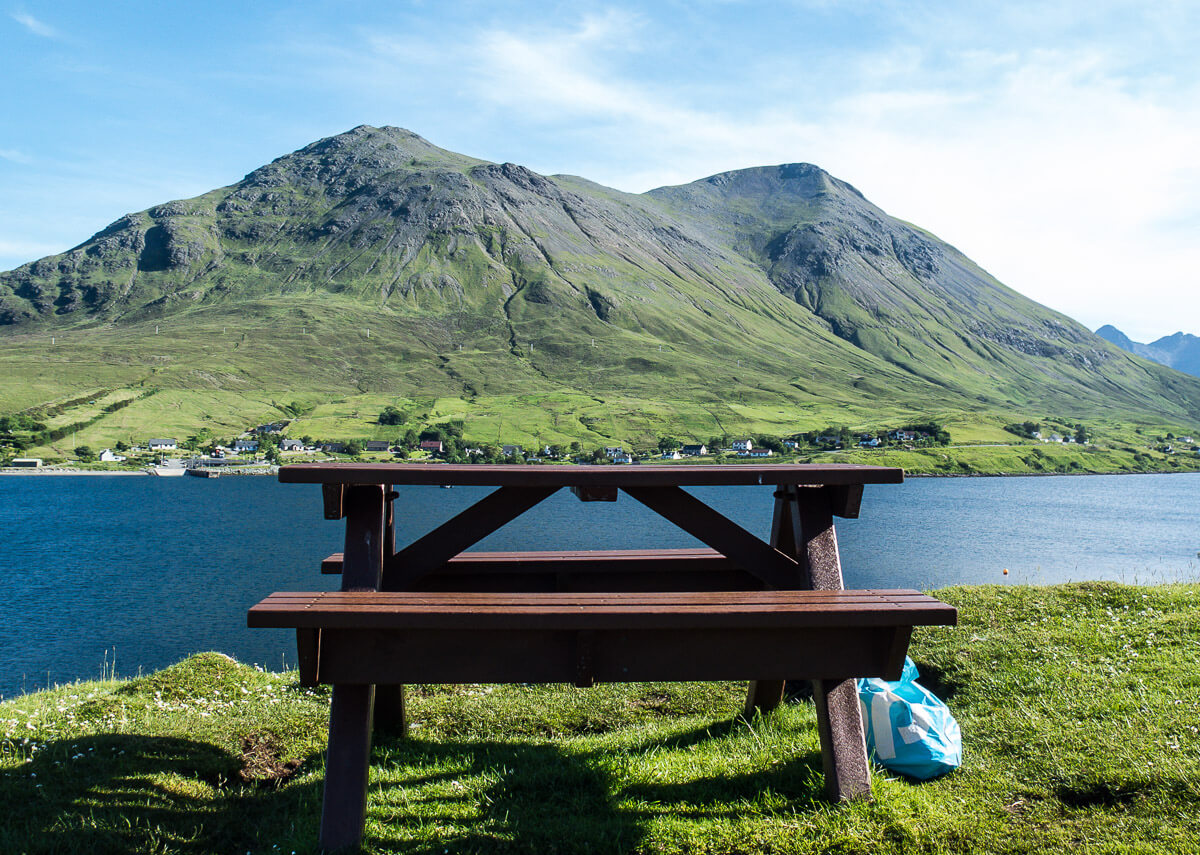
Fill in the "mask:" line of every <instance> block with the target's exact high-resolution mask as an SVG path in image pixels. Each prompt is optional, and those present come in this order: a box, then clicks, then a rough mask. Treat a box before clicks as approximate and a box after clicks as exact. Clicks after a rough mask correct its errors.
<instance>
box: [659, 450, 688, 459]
mask: <svg viewBox="0 0 1200 855" xmlns="http://www.w3.org/2000/svg"><path fill="white" fill-rule="evenodd" d="M661 457H662V459H663V460H683V455H682V454H680V453H679V452H678V451H664V452H663V453H662V455H661Z"/></svg>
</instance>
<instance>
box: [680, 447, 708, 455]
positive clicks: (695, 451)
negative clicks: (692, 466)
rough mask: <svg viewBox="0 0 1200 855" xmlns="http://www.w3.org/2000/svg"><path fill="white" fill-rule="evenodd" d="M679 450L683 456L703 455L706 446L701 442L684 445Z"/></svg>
mask: <svg viewBox="0 0 1200 855" xmlns="http://www.w3.org/2000/svg"><path fill="white" fill-rule="evenodd" d="M680 451H681V452H683V456H684V457H703V456H704V455H706V454H708V447H707V446H705V445H703V444H700V445H685V446H684V447H683V448H681V449H680Z"/></svg>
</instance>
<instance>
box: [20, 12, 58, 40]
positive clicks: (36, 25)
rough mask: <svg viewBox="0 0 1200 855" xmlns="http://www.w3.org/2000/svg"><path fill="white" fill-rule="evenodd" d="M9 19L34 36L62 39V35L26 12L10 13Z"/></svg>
mask: <svg viewBox="0 0 1200 855" xmlns="http://www.w3.org/2000/svg"><path fill="white" fill-rule="evenodd" d="M9 17H11V18H12V19H13V20H14V21H16V22H17V23H18V24H20V25H21V26H23V27H24V28H25V29H27V30H29V32H31V33H33V34H34V35H35V36H42V37H43V38H47V39H57V38H61V37H62V34H61V33H59V31H58V30H56V29H55V28H54V27H52V26H50V25H49V24H46V23H44V22H42V21H39V20H38V19H37V18H35V17H33V15H30V14H29V13H28V12H12V13H10V15H9Z"/></svg>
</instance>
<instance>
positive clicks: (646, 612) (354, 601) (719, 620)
mask: <svg viewBox="0 0 1200 855" xmlns="http://www.w3.org/2000/svg"><path fill="white" fill-rule="evenodd" d="M739 594H740V595H739V596H737V597H734V598H729V597H726V598H724V599H723V598H722V597H721V594H720V593H719V592H684V593H676V594H611V593H609V594H594V595H588V594H498V595H488V594H481V593H475V594H471V595H457V594H455V595H445V594H422V593H413V592H359V593H337V592H315V593H312V594H305V595H296V594H290V595H289V594H275V595H272V596H271V597H268V598H267V599H265V600H263V601H262V602H261V603H259V604H258V605H256V606H254V607H253V608H252V609H251V610H250V612H249V616H248V622H249V625H250V626H253V627H295V626H301V627H320V628H323V629H331V628H355V627H360V628H364V629H366V628H375V629H420V628H446V629H454V628H461V629H463V630H469V629H476V628H479V629H482V628H487V629H504V628H521V627H531V628H539V629H618V628H650V627H663V628H696V627H712V628H728V627H738V626H763V627H780V626H813V627H827V626H857V627H870V626H896V625H901V624H907V625H947V624H953V623H954V622H955V620H956V618H957V612H956V611H955V609H954V608H953V607H952V606H948V605H946V604H944V603H940V602H938V601H937V600H934V599H932V598H930V597H925V596H924V595H920V594H915V593H914V594H903V595H899V596H890V595H886V594H880V595H874V596H868V595H864V594H863V593H862V592H857V591H855V592H808V591H764V592H739ZM770 594H776V595H779V596H775V597H765V596H763V595H770ZM831 594H842V595H844V596H841V597H838V596H831Z"/></svg>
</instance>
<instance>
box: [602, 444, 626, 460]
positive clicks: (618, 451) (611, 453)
mask: <svg viewBox="0 0 1200 855" xmlns="http://www.w3.org/2000/svg"><path fill="white" fill-rule="evenodd" d="M604 456H605V457H607V458H609V459H611V460H616V459H617V458H618V457H628V456H629V455H628V453H627V452H626V451H625V449H623V448H610V447H608V446H605V448H604Z"/></svg>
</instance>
